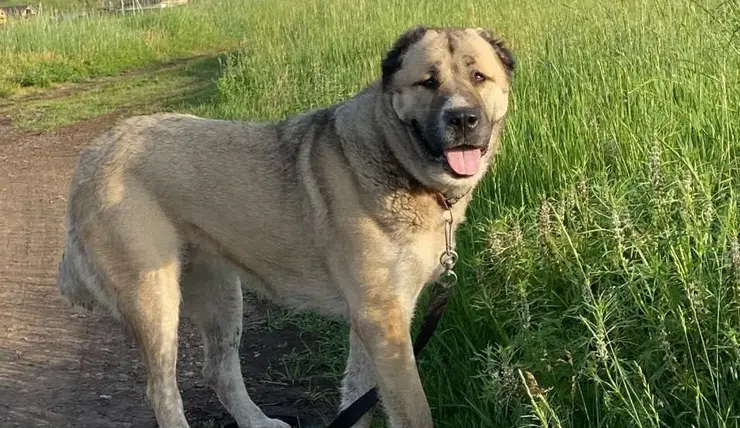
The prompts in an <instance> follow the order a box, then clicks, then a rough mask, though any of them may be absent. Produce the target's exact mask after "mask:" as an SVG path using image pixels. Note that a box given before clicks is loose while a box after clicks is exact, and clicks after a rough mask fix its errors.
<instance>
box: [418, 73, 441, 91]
mask: <svg viewBox="0 0 740 428" xmlns="http://www.w3.org/2000/svg"><path fill="white" fill-rule="evenodd" d="M418 85H420V86H423V87H425V88H427V89H437V88H438V87H439V82H437V79H436V78H435V77H434V76H432V77H430V78H428V79H426V80H422V81H421V82H419V83H418Z"/></svg>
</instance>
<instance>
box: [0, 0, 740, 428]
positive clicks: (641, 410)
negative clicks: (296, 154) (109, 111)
mask: <svg viewBox="0 0 740 428" xmlns="http://www.w3.org/2000/svg"><path fill="white" fill-rule="evenodd" d="M418 23H425V24H428V25H466V26H484V27H488V28H492V29H493V30H494V31H495V32H497V33H498V34H500V35H501V36H502V37H503V38H505V39H506V40H507V41H509V43H510V45H511V46H512V47H513V49H514V52H515V53H516V55H517V57H518V60H519V71H518V73H517V75H516V81H515V86H514V91H513V99H512V108H511V110H510V114H511V116H510V120H509V122H508V125H507V128H506V132H505V135H504V142H503V149H502V152H501V153H500V155H499V156H498V157H497V159H496V163H495V165H494V166H493V167H492V170H491V173H490V176H489V178H488V179H487V180H486V182H485V183H484V184H483V185H482V186H481V188H480V189H479V190H478V192H477V195H476V196H477V198H476V199H475V201H474V203H473V205H472V206H471V210H470V213H469V216H468V222H467V224H466V225H465V226H464V227H463V228H462V230H461V231H460V238H461V242H460V246H461V248H460V250H461V263H460V265H461V268H460V270H459V274H460V276H461V282H460V284H459V286H458V288H457V289H456V290H455V294H454V297H453V301H452V304H451V306H450V308H449V312H448V313H447V315H446V316H445V318H444V319H443V321H442V323H441V325H440V327H439V330H438V334H437V335H436V336H435V337H434V339H433V340H432V342H431V343H430V345H429V347H428V348H427V350H426V351H425V353H424V358H423V360H422V362H421V369H422V379H423V382H424V385H425V388H426V391H427V395H428V398H429V400H430V403H431V404H432V406H433V408H434V415H435V420H436V421H437V424H438V426H440V427H449V428H453V427H454V428H458V427H485V428H488V427H491V428H493V427H524V426H541V427H584V426H588V427H661V428H662V427H676V428H684V427H685V428H689V427H702V428H709V427H738V426H739V425H740V420H739V417H738V415H740V381H739V379H738V371H740V243H739V242H738V232H740V230H739V228H740V221H739V215H740V213H739V209H740V205H738V203H739V202H740V200H739V198H738V191H737V189H738V188H739V186H738V184H740V183H738V180H739V179H740V165H739V160H738V159H740V158H739V157H738V155H739V154H740V153H738V150H739V146H738V144H739V143H738V141H740V112H739V111H738V109H740V89H739V88H740V86H739V84H740V35H738V29H739V28H740V7H738V2H737V1H736V0H731V1H721V0H709V1H701V2H700V1H693V0H678V1H675V2H659V1H657V0H619V1H617V2H612V3H609V4H606V3H603V2H597V1H594V0H568V1H566V2H559V1H558V2H556V1H550V0H546V1H534V0H528V1H524V2H516V1H513V0H501V1H498V2H485V1H482V0H461V1H457V2H435V1H430V0H420V1H416V2H406V1H401V0H376V1H372V2H371V1H367V0H327V1H318V0H306V1H303V2H293V1H286V0H275V1H271V2H266V1H263V0H255V1H250V2H240V1H236V0H216V1H213V2H210V3H205V2H195V3H193V4H192V5H190V6H187V7H183V8H176V9H172V10H168V11H162V12H157V13H152V14H145V15H142V16H138V17H123V18H120V17H118V18H114V17H98V18H90V19H87V20H82V21H80V20H78V21H69V22H54V23H52V22H45V21H43V20H42V21H39V22H38V23H34V24H31V23H27V24H23V25H20V24H19V25H13V26H9V27H8V28H7V29H4V30H3V29H0V57H2V58H3V65H2V67H0V85H2V84H3V83H2V82H5V83H4V84H5V85H11V86H13V88H15V87H16V86H18V85H21V84H25V83H23V82H26V83H29V82H30V84H32V85H35V84H37V82H40V83H39V84H43V82H49V83H50V84H51V83H54V82H60V81H65V80H74V79H79V78H83V77H87V76H93V75H100V74H105V73H113V72H117V71H119V70H121V69H125V68H127V67H133V66H135V65H142V64H148V63H152V62H155V61H160V60H162V59H164V58H168V57H171V56H177V55H187V54H193V53H194V52H198V51H204V50H209V49H215V48H217V47H223V46H229V47H235V48H236V47H238V49H236V50H235V51H234V52H233V53H232V54H230V55H229V56H228V59H227V60H226V63H225V65H226V66H225V69H224V70H223V73H222V74H221V76H220V78H219V79H218V81H217V89H218V93H217V94H216V96H215V97H214V98H212V99H209V101H208V102H204V103H203V104H201V105H198V106H194V107H190V108H188V111H190V112H194V113H198V114H203V115H208V116H213V117H223V118H239V119H278V118H282V117H285V116H286V115H289V114H294V113H297V112H299V111H302V110H305V109H308V108H315V107H320V106H324V105H328V104H330V103H334V102H337V101H340V100H342V99H344V98H346V97H348V96H351V95H352V94H354V93H355V92H356V91H357V90H359V89H360V88H361V87H362V86H364V85H365V84H366V83H368V82H369V81H370V80H371V79H374V78H376V77H378V76H379V64H380V60H381V57H382V55H383V53H384V52H385V51H386V50H387V48H388V47H389V45H390V43H391V42H392V41H393V39H394V38H395V37H397V36H398V34H399V33H400V32H401V31H403V30H405V29H406V28H408V27H410V26H412V25H415V24H418ZM39 31H40V32H39ZM36 38H37V39H38V40H37V41H34V42H33V43H32V42H31V41H32V40H35V39H36ZM6 58H8V60H7V62H6V61H5V60H6ZM12 90H15V89H12ZM12 90H9V91H8V92H12ZM284 320H285V322H290V323H296V324H299V325H301V326H302V327H305V328H309V329H311V328H315V330H316V331H320V332H321V333H322V335H323V336H324V337H330V336H331V335H330V334H328V333H327V331H332V329H335V330H334V331H336V332H338V333H340V334H344V332H345V329H344V328H343V327H341V326H338V325H335V324H332V323H328V324H327V322H324V321H323V320H320V319H318V318H316V317H314V316H295V315H291V316H287V315H286V317H285V318H284ZM312 326H313V327H312ZM331 326H334V327H331ZM343 341H344V336H341V337H340V338H339V339H338V342H337V343H341V342H343ZM337 347H338V348H339V349H338V350H337V351H336V352H335V353H334V352H332V351H331V350H332V349H334V346H331V344H329V343H327V344H323V345H322V350H323V352H321V353H320V354H315V355H313V356H312V358H321V359H324V360H325V362H324V363H322V365H324V366H326V367H334V370H335V371H336V374H337V375H338V374H340V372H341V367H342V364H343V361H342V358H343V357H344V351H343V350H342V348H341V345H337Z"/></svg>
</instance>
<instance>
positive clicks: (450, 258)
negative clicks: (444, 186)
mask: <svg viewBox="0 0 740 428" xmlns="http://www.w3.org/2000/svg"><path fill="white" fill-rule="evenodd" d="M445 206H446V211H445V219H444V220H445V226H444V228H445V251H444V252H443V253H442V254H441V255H440V256H439V264H440V265H441V266H442V268H443V269H444V270H443V271H442V274H441V275H440V276H439V278H438V279H437V283H438V284H439V285H441V286H442V287H444V288H450V287H452V286H453V285H455V284H457V274H456V273H455V271H454V270H453V269H454V268H455V264H457V259H458V255H457V252H456V251H455V250H454V249H453V248H452V224H453V218H452V208H450V206H449V204H447V203H446V202H445Z"/></svg>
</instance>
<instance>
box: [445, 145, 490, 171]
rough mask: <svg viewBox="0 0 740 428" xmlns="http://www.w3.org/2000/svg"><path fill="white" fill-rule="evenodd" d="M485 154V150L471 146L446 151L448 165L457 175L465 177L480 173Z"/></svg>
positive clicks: (451, 148)
mask: <svg viewBox="0 0 740 428" xmlns="http://www.w3.org/2000/svg"><path fill="white" fill-rule="evenodd" d="M484 154H485V150H484V149H481V148H480V147H475V146H470V145H462V146H456V147H450V148H448V149H445V150H444V156H445V160H446V161H447V165H448V166H449V167H450V169H451V170H452V171H453V172H454V173H455V174H457V175H459V176H463V177H470V176H472V175H475V174H477V173H478V171H479V170H480V168H481V164H482V161H481V159H482V158H483V155H484Z"/></svg>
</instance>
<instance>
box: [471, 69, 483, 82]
mask: <svg viewBox="0 0 740 428" xmlns="http://www.w3.org/2000/svg"><path fill="white" fill-rule="evenodd" d="M485 80H486V76H484V75H483V73H481V72H480V71H474V72H473V82H474V83H476V84H477V83H483V82H485Z"/></svg>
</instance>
